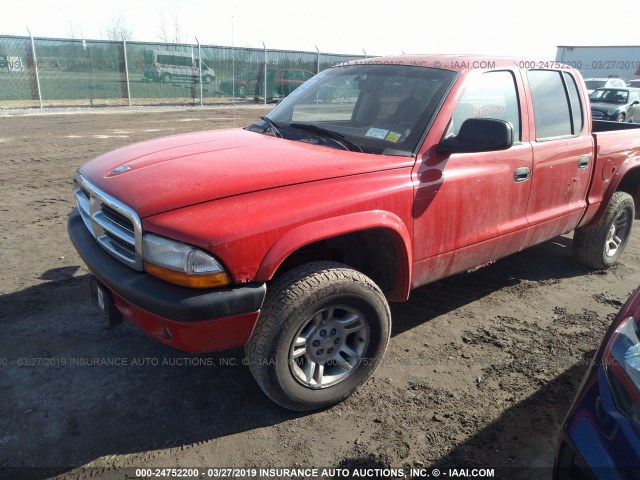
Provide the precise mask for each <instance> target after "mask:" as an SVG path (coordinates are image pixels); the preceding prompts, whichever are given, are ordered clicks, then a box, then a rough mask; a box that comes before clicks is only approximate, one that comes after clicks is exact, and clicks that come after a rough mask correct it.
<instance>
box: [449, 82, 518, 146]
mask: <svg viewBox="0 0 640 480" xmlns="http://www.w3.org/2000/svg"><path fill="white" fill-rule="evenodd" d="M469 118H495V119H498V120H505V121H507V122H509V123H511V126H512V127H513V140H514V142H519V141H520V138H521V136H520V107H519V103H518V90H517V87H516V83H515V79H514V77H513V74H512V73H511V72H509V71H496V72H487V73H484V74H482V75H481V76H479V77H476V78H474V79H471V80H470V81H469V83H468V85H467V88H466V90H465V92H464V95H463V96H462V98H461V99H460V103H458V106H457V107H456V109H455V111H454V112H453V116H452V117H451V123H450V124H449V128H448V130H447V133H446V135H445V136H449V135H457V134H458V132H459V131H460V127H461V126H462V123H463V122H464V121H465V120H467V119H469Z"/></svg>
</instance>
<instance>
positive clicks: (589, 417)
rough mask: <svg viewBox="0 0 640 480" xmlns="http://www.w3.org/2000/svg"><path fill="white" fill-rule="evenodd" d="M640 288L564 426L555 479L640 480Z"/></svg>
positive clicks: (612, 329) (608, 336)
mask: <svg viewBox="0 0 640 480" xmlns="http://www.w3.org/2000/svg"><path fill="white" fill-rule="evenodd" d="M639 337H640V288H638V289H637V290H636V291H635V292H634V293H633V294H632V296H631V298H630V299H629V300H628V301H627V303H626V304H625V305H624V306H623V307H622V309H621V310H620V313H618V316H617V317H616V319H615V320H614V321H613V324H612V325H611V326H610V327H609V330H608V331H607V334H606V336H605V338H604V341H603V342H602V345H601V346H600V349H599V350H598V353H597V354H596V356H595V358H594V361H593V362H592V364H591V367H590V368H589V370H588V371H587V374H586V375H585V377H584V380H583V381H582V385H581V388H580V391H579V393H578V395H577V397H576V399H575V401H574V403H573V406H572V407H571V410H570V411H569V414H568V415H567V418H566V420H565V422H564V424H563V426H562V430H561V433H560V438H559V441H558V447H557V450H556V458H555V465H554V474H553V478H554V480H569V479H573V480H575V479H585V480H586V479H597V480H600V479H620V480H630V479H634V480H638V479H640V338H639Z"/></svg>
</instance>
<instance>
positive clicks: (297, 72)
mask: <svg viewBox="0 0 640 480" xmlns="http://www.w3.org/2000/svg"><path fill="white" fill-rule="evenodd" d="M314 75H315V74H314V73H313V72H310V71H308V70H302V69H300V68H280V69H272V68H268V69H267V99H268V100H273V99H275V98H283V97H286V96H287V95H289V94H290V93H291V92H293V91H294V90H295V89H296V88H298V87H299V86H300V85H302V84H303V83H304V82H306V81H307V80H309V79H310V78H311V77H313V76H314ZM218 88H219V90H220V91H222V92H224V93H227V94H229V95H233V93H234V88H233V83H232V80H231V79H229V80H224V81H222V82H220V85H219V87H218ZM263 90H264V70H261V71H258V72H256V71H253V72H243V73H240V74H238V75H236V78H235V94H236V96H238V97H240V98H244V97H251V96H253V97H254V98H257V97H262V96H263V95H264V93H263Z"/></svg>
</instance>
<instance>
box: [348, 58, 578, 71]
mask: <svg viewBox="0 0 640 480" xmlns="http://www.w3.org/2000/svg"><path fill="white" fill-rule="evenodd" d="M364 64H380V65H409V66H417V67H425V68H442V69H445V70H453V71H456V72H464V71H466V70H475V69H482V70H485V69H494V68H501V67H502V68H505V67H514V66H515V67H519V68H537V69H561V68H562V69H568V68H569V67H568V66H566V65H563V64H562V63H561V62H556V61H553V60H550V61H548V62H540V61H531V60H527V59H520V58H514V57H498V56H491V55H441V54H435V55H394V56H386V57H371V58H365V59H360V60H353V61H351V62H348V63H346V64H343V65H364Z"/></svg>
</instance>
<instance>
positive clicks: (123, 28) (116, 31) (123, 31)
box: [104, 15, 133, 42]
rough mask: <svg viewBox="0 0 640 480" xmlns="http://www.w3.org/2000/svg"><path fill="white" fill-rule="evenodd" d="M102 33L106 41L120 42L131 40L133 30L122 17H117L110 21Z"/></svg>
mask: <svg viewBox="0 0 640 480" xmlns="http://www.w3.org/2000/svg"><path fill="white" fill-rule="evenodd" d="M104 33H105V36H106V37H107V40H117V41H120V42H121V41H123V40H131V38H132V35H133V29H132V28H131V27H130V26H129V24H128V23H127V21H126V20H125V19H124V18H123V17H122V15H118V16H117V17H113V18H112V19H111V21H110V22H109V24H108V25H107V27H106V29H105V31H104Z"/></svg>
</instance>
